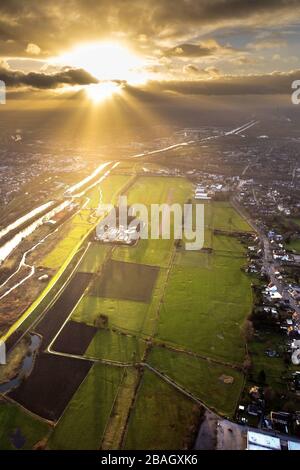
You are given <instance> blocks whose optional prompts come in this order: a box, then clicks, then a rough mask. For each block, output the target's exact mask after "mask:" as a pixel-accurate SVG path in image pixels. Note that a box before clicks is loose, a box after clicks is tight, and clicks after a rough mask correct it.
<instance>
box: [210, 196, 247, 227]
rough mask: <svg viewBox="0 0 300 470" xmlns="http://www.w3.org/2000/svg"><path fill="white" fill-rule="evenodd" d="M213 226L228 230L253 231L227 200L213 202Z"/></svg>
mask: <svg viewBox="0 0 300 470" xmlns="http://www.w3.org/2000/svg"><path fill="white" fill-rule="evenodd" d="M212 223H213V228H214V229H217V230H224V231H226V232H227V231H228V232H253V229H252V228H251V227H250V225H249V224H248V222H247V221H246V220H244V219H242V217H241V216H240V215H239V214H238V213H237V212H236V211H235V210H234V208H233V207H232V206H231V205H230V203H228V202H213V216H212Z"/></svg>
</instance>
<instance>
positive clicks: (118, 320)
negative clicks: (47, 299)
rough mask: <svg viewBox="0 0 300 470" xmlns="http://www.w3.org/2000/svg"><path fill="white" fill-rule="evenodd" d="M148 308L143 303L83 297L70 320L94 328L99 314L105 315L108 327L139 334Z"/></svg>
mask: <svg viewBox="0 0 300 470" xmlns="http://www.w3.org/2000/svg"><path fill="white" fill-rule="evenodd" d="M147 309H148V306H147V304H144V303H143V302H133V301H129V300H118V299H106V298H103V297H95V296H91V295H89V296H85V297H83V298H82V299H81V301H80V302H79V304H77V306H76V308H75V310H74V312H73V314H72V320H74V321H78V322H83V323H86V324H87V325H91V326H94V324H95V320H96V319H97V318H98V316H99V315H100V314H104V315H107V317H108V321H109V327H111V328H112V327H114V328H119V329H121V330H126V331H129V332H132V333H138V332H141V330H142V327H143V323H144V320H145V316H146V313H147Z"/></svg>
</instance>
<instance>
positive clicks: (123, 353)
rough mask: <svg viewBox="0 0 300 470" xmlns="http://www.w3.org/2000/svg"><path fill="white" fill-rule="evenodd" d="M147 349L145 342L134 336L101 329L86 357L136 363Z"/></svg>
mask: <svg viewBox="0 0 300 470" xmlns="http://www.w3.org/2000/svg"><path fill="white" fill-rule="evenodd" d="M145 348H146V343H145V341H142V340H140V339H138V338H136V337H134V336H130V335H125V334H121V333H117V332H114V331H111V330H103V329H100V330H99V331H98V332H97V333H96V335H95V336H94V338H93V339H92V341H91V343H90V345H89V347H88V349H87V350H86V352H85V356H87V357H92V358H94V359H105V360H110V361H117V362H124V363H130V362H131V363H135V362H139V361H141V359H142V357H143V354H144V351H145Z"/></svg>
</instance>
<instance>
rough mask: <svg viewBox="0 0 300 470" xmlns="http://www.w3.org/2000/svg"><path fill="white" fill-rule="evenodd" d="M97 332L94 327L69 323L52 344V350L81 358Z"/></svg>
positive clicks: (73, 322)
mask: <svg viewBox="0 0 300 470" xmlns="http://www.w3.org/2000/svg"><path fill="white" fill-rule="evenodd" d="M97 331H98V328H96V327H95V326H88V325H86V324H85V323H77V322H75V321H69V322H68V323H67V324H66V325H65V326H64V328H63V329H62V331H61V332H60V334H59V335H58V337H57V338H56V340H55V342H54V343H53V346H52V350H54V351H58V352H62V353H67V354H76V355H80V356H82V355H83V354H84V353H85V351H86V350H87V348H88V346H89V344H90V342H91V341H92V339H93V338H94V336H95V334H96V333H97Z"/></svg>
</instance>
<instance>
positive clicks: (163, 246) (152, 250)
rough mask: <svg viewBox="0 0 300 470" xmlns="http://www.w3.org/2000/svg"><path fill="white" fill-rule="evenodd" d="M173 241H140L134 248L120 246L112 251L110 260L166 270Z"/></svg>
mask: <svg viewBox="0 0 300 470" xmlns="http://www.w3.org/2000/svg"><path fill="white" fill-rule="evenodd" d="M173 243H174V242H173V240H140V241H139V242H138V244H137V245H136V246H133V247H130V248H128V247H126V246H122V247H121V246H120V247H117V248H116V249H115V250H114V251H113V255H112V259H114V260H117V261H127V262H129V263H141V264H147V265H149V266H161V267H163V268H166V267H167V266H168V264H169V262H170V257H171V254H172V253H171V250H172V246H173Z"/></svg>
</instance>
